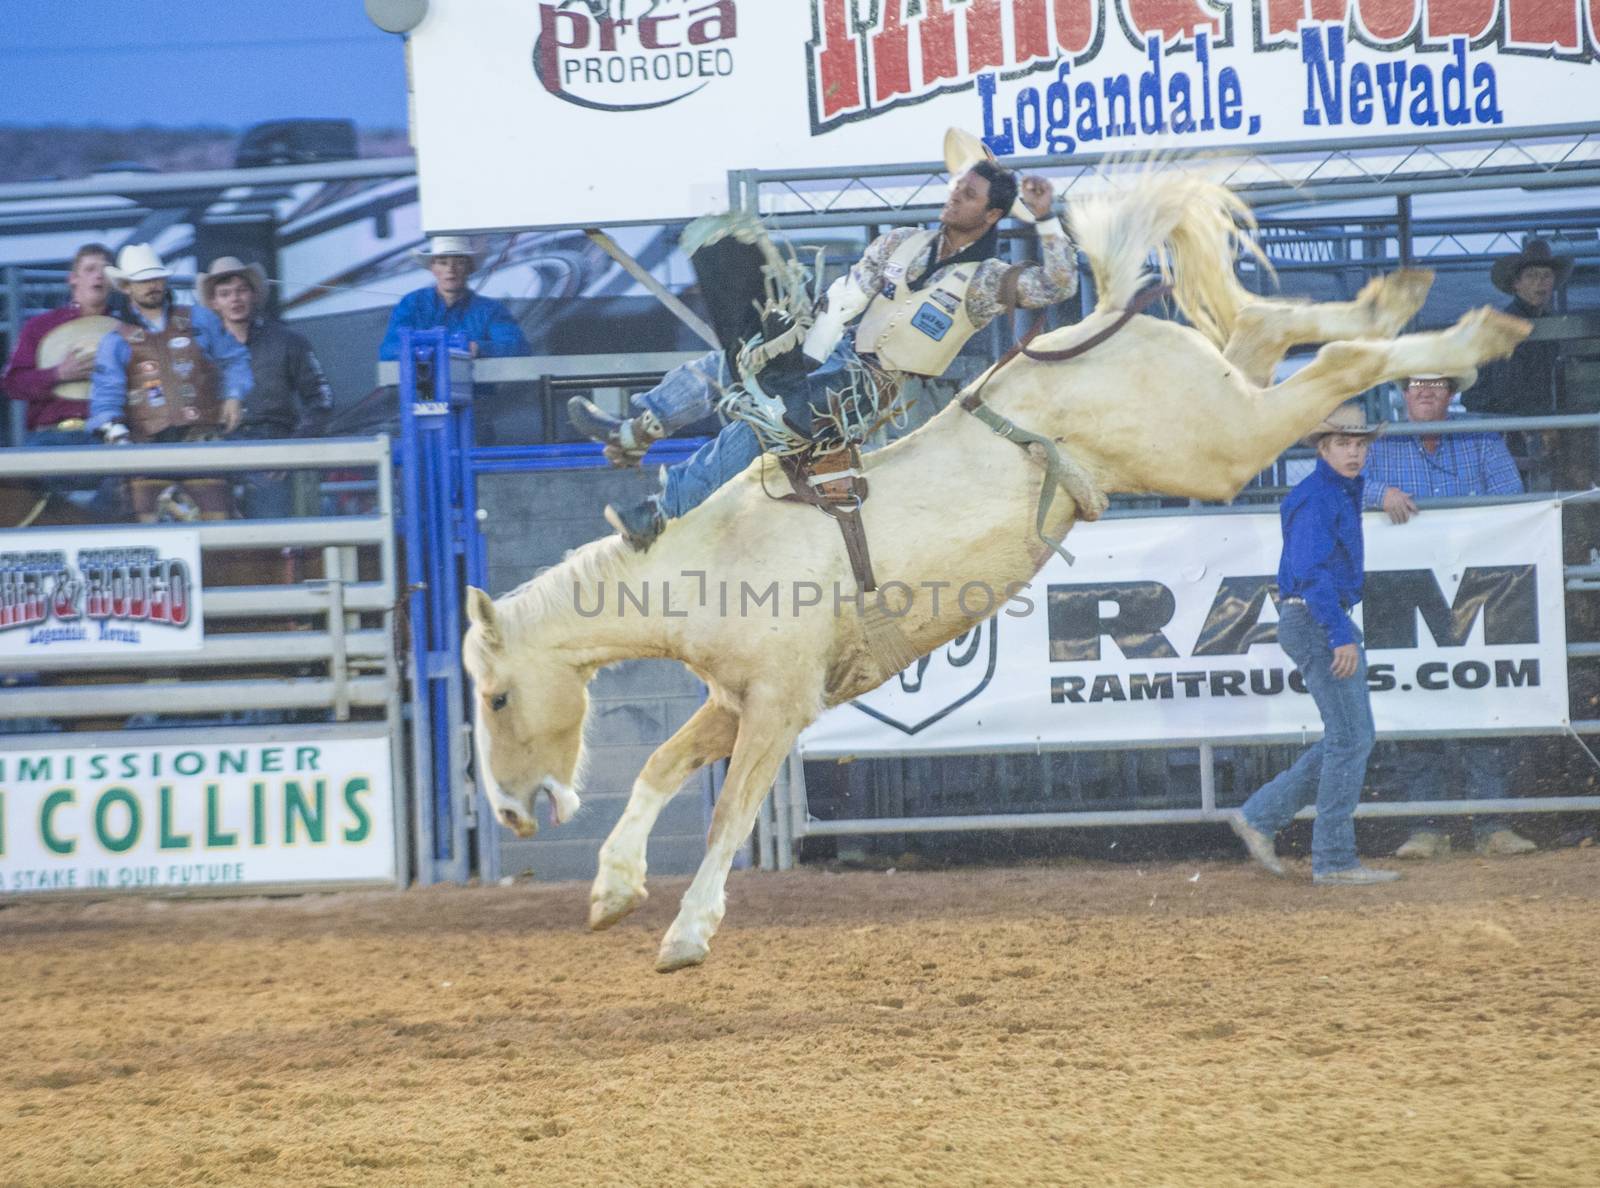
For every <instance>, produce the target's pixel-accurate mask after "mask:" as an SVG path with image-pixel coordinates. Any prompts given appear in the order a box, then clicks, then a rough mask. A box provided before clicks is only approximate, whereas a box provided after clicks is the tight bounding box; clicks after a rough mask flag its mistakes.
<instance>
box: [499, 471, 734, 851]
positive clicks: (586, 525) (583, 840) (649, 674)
mask: <svg viewBox="0 0 1600 1188" xmlns="http://www.w3.org/2000/svg"><path fill="white" fill-rule="evenodd" d="M653 474H654V472H653V471H652V472H650V474H649V475H646V474H642V473H641V472H640V471H637V470H630V471H616V470H609V469H607V470H569V471H550V472H544V473H538V474H505V475H486V476H484V477H483V478H481V479H480V480H479V482H478V503H479V506H480V507H482V508H484V509H485V511H486V512H487V513H488V519H487V521H486V522H485V523H484V531H485V535H486V536H487V538H488V555H489V592H490V593H491V594H494V595H495V596H497V597H498V596H499V595H501V594H504V593H506V592H507V591H509V590H511V589H513V588H515V587H516V586H519V585H521V584H522V583H523V582H525V581H527V580H528V579H529V578H530V577H532V576H533V575H534V574H535V573H536V572H537V571H538V570H540V569H542V568H544V567H545V566H549V565H555V564H557V563H558V562H559V561H560V560H561V559H562V557H563V556H565V555H566V553H567V551H568V550H570V549H573V548H576V547H577V546H578V545H581V544H584V543H586V542H588V541H591V540H594V539H596V538H597V537H600V536H603V535H605V534H606V533H608V532H609V531H610V528H609V527H608V526H607V524H606V522H605V520H604V518H603V517H602V515H601V509H602V508H604V507H605V505H606V503H607V502H609V501H611V500H614V499H637V498H639V497H640V496H641V495H643V494H644V493H645V492H646V490H648V489H649V484H650V483H652V482H653ZM589 696H590V699H591V703H592V708H591V710H590V715H589V730H588V735H587V742H588V750H589V768H588V775H587V778H586V779H585V780H584V785H583V800H584V808H583V811H582V812H581V813H580V814H579V815H578V817H577V819H576V820H573V821H570V822H568V823H567V824H565V825H563V826H561V827H560V828H559V829H550V828H548V827H542V828H541V829H540V831H539V834H538V835H537V836H536V837H534V838H531V839H530V840H528V841H520V840H518V839H517V838H515V837H513V836H512V835H511V834H510V833H509V832H507V831H505V830H500V831H499V834H498V836H499V838H500V863H501V873H502V875H521V874H527V873H531V874H532V876H533V877H534V878H537V879H588V878H592V877H593V875H594V872H595V855H596V851H598V850H599V848H600V843H601V842H602V841H604V840H605V837H606V835H607V834H608V833H610V832H611V828H612V826H613V825H615V824H616V822H617V818H618V817H620V816H621V815H622V809H623V806H624V805H625V804H626V803H627V799H628V793H629V791H630V790H631V788H632V787H633V781H634V778H635V777H636V776H637V775H638V774H639V770H640V768H642V767H643V766H644V763H645V760H647V759H648V758H649V757H650V754H651V752H652V751H654V750H655V749H656V747H657V746H659V745H660V744H661V743H663V742H665V741H666V740H667V738H668V737H670V736H671V735H672V733H673V732H674V731H676V730H677V729H678V728H679V727H680V726H682V725H683V723H684V722H686V721H688V719H689V716H690V715H691V714H693V713H694V712H695V710H697V709H699V708H700V705H701V703H702V702H703V701H704V700H705V686H703V685H702V684H701V683H700V682H699V681H698V680H696V679H695V678H694V676H693V674H691V673H690V672H689V670H688V669H686V668H684V667H683V665H681V664H678V663H676V662H674V661H668V660H637V661H631V662H629V663H626V664H619V665H616V666H614V667H612V668H608V669H606V670H604V671H603V672H601V673H600V674H599V676H597V677H596V678H595V681H594V684H593V685H591V686H590V689H589ZM715 778H716V773H715V772H712V771H702V772H700V773H697V774H696V775H694V776H692V777H690V779H689V781H688V782H687V783H686V784H685V785H684V787H683V789H682V790H681V791H679V793H678V794H677V796H675V797H673V799H672V801H671V802H670V803H669V804H668V805H667V807H666V808H665V809H664V810H663V811H662V813H661V818H660V820H659V821H658V822H657V824H656V827H655V830H654V831H653V832H652V833H651V835H650V847H649V851H648V857H649V863H650V871H651V873H652V874H688V873H692V872H693V871H694V869H695V868H696V867H697V866H698V865H699V864H700V859H701V858H702V857H703V856H704V854H705V837H706V829H707V827H708V826H709V825H710V821H711V805H712V801H713V795H714V791H715V783H714V781H715ZM541 812H543V809H542V807H541Z"/></svg>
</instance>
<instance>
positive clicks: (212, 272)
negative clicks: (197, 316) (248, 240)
mask: <svg viewBox="0 0 1600 1188" xmlns="http://www.w3.org/2000/svg"><path fill="white" fill-rule="evenodd" d="M230 276H242V277H244V279H245V280H247V281H249V282H250V287H251V288H252V289H254V290H255V291H256V301H258V302H261V301H265V300H266V299H267V270H266V269H265V268H263V267H261V265H259V264H246V263H245V262H244V261H243V260H241V259H239V257H238V256H218V257H217V258H216V259H215V260H213V261H211V267H210V268H208V269H206V270H205V271H204V272H202V273H201V274H200V275H199V276H197V277H195V278H194V287H195V292H197V293H199V294H200V304H201V305H206V306H209V305H210V304H211V298H212V296H213V295H214V294H215V292H216V288H217V286H218V285H219V284H221V283H222V282H223V281H225V280H227V279H228V278H229V277H230Z"/></svg>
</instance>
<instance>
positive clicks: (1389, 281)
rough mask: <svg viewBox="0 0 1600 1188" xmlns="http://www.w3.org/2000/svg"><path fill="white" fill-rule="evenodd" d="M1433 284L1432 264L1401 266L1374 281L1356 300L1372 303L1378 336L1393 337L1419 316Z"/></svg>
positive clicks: (1374, 326)
mask: <svg viewBox="0 0 1600 1188" xmlns="http://www.w3.org/2000/svg"><path fill="white" fill-rule="evenodd" d="M1432 288H1433V270H1432V269H1431V268H1401V269H1398V270H1396V271H1394V272H1391V273H1389V274H1388V275H1387V276H1380V277H1378V278H1377V279H1376V280H1374V281H1371V282H1370V283H1369V284H1368V285H1367V286H1366V288H1364V289H1363V290H1362V291H1361V293H1360V294H1359V295H1357V297H1356V300H1357V301H1363V300H1364V301H1367V302H1368V303H1370V305H1371V309H1372V312H1371V315H1370V316H1371V318H1372V321H1373V329H1374V330H1375V331H1376V332H1377V334H1378V335H1379V337H1382V338H1393V337H1394V336H1395V335H1397V334H1399V333H1400V331H1402V330H1404V329H1405V326H1406V323H1407V322H1409V321H1410V320H1411V319H1412V318H1413V317H1415V316H1416V313H1417V311H1418V310H1419V309H1421V308H1422V303H1423V302H1424V301H1426V300H1427V299H1428V292H1429V290H1430V289H1432Z"/></svg>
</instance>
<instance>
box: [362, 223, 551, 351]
mask: <svg viewBox="0 0 1600 1188" xmlns="http://www.w3.org/2000/svg"><path fill="white" fill-rule="evenodd" d="M411 254H412V255H413V256H414V257H416V259H417V262H418V263H420V264H422V265H423V266H424V267H425V268H427V269H428V271H429V272H431V273H433V284H432V285H430V286H427V287H425V288H421V289H416V290H414V291H412V292H410V293H407V294H406V295H405V296H404V297H402V298H401V299H400V303H399V304H398V305H396V306H395V307H394V310H393V312H391V313H390V315H389V328H388V329H387V330H385V331H384V335H383V342H382V343H381V344H380V345H379V347H378V358H380V359H398V358H399V357H400V332H401V331H402V330H444V331H446V332H447V333H450V334H459V335H461V336H462V337H463V338H465V340H466V347H467V350H468V351H469V352H470V353H471V354H472V355H473V356H474V357H475V358H483V359H493V358H499V357H502V356H506V355H526V354H530V353H531V351H530V348H529V346H528V340H527V339H526V338H524V337H523V334H522V327H521V326H519V325H517V322H516V319H515V318H513V317H512V316H511V311H510V310H508V309H507V308H506V307H505V306H504V305H503V304H502V303H500V302H499V301H496V300H494V298H492V297H485V296H483V295H482V294H480V293H475V292H473V291H472V289H471V288H469V287H468V285H467V282H468V281H469V280H470V279H471V278H472V270H473V269H474V268H476V267H477V265H478V260H479V256H478V252H477V249H476V248H474V247H473V245H472V241H471V240H469V239H467V238H466V237H465V236H462V235H435V236H434V237H433V238H432V239H430V240H429V241H428V243H427V245H426V246H425V247H421V248H418V249H417V250H416V251H414V252H412V253H411Z"/></svg>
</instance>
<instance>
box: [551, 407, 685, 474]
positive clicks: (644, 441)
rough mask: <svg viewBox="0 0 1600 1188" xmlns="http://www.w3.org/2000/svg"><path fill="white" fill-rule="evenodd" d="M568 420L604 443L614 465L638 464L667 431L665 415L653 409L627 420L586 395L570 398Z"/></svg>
mask: <svg viewBox="0 0 1600 1188" xmlns="http://www.w3.org/2000/svg"><path fill="white" fill-rule="evenodd" d="M567 420H569V421H570V422H572V427H573V428H574V429H576V430H577V431H578V432H579V433H581V434H583V435H584V436H585V437H587V438H589V439H590V440H592V441H598V442H600V443H601V444H602V445H604V446H605V447H606V458H607V460H608V461H610V463H611V464H612V465H613V466H637V465H638V464H639V459H640V458H641V457H643V456H644V452H645V451H646V450H648V449H649V448H650V445H651V443H652V442H655V441H659V440H660V439H661V438H663V437H665V436H666V435H667V431H666V430H665V429H664V428H662V425H661V419H660V418H659V417H657V416H656V414H655V413H653V412H651V411H650V410H649V409H645V411H644V412H642V413H640V414H639V415H638V416H636V417H630V418H629V419H628V420H626V421H624V420H621V419H620V418H618V417H614V416H612V415H611V414H610V413H608V412H606V411H605V410H604V409H602V408H601V407H600V406H599V405H598V404H595V403H594V402H593V401H592V400H585V399H584V398H583V397H582V396H574V397H573V398H572V399H571V400H569V401H567Z"/></svg>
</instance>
